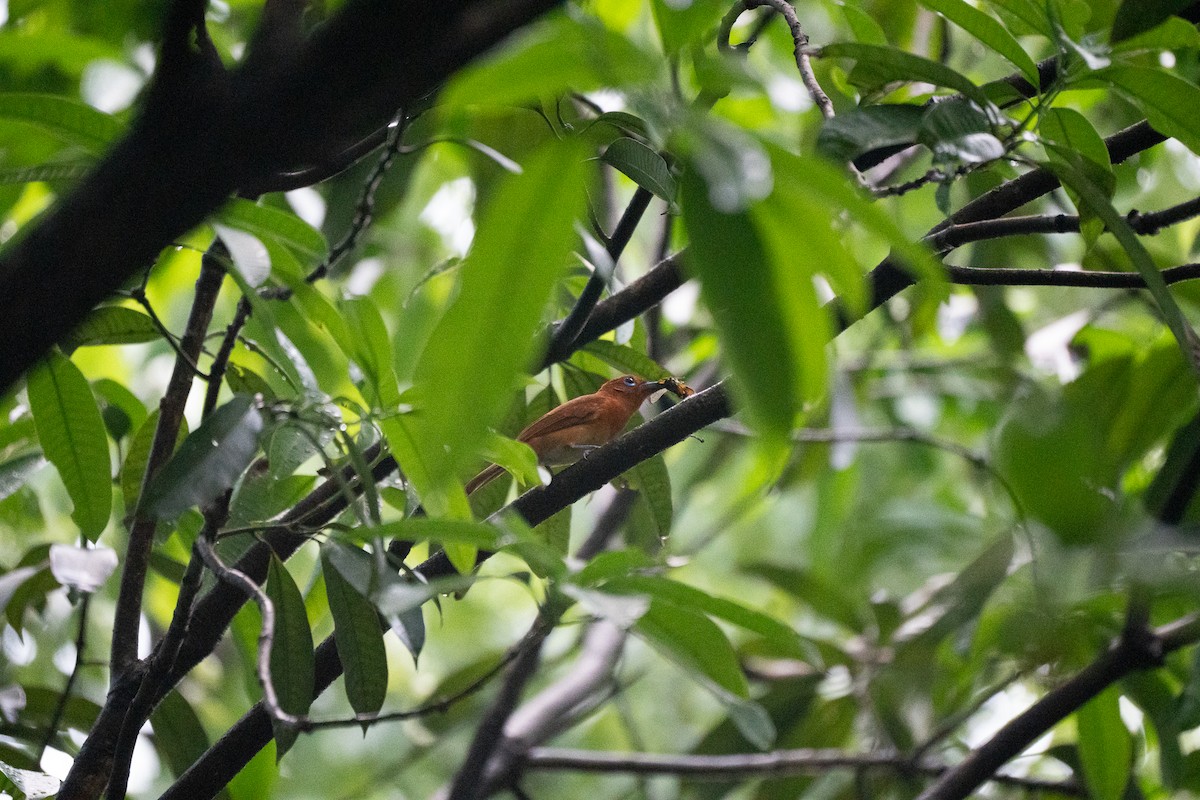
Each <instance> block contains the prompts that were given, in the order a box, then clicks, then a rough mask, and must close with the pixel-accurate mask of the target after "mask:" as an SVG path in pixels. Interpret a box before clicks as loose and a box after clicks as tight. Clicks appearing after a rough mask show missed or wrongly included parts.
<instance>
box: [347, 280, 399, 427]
mask: <svg viewBox="0 0 1200 800" xmlns="http://www.w3.org/2000/svg"><path fill="white" fill-rule="evenodd" d="M340 308H341V311H342V315H343V317H344V318H345V321H346V327H347V328H348V329H349V331H350V332H351V333H352V338H351V339H350V341H348V342H347V343H346V344H347V345H348V346H349V348H350V350H351V357H352V358H353V359H354V362H355V363H356V364H358V366H359V367H361V368H362V370H363V372H364V373H366V377H367V382H368V384H369V385H370V387H371V388H372V389H373V390H374V395H375V397H374V398H373V399H374V401H375V402H376V403H377V404H378V406H379V407H380V408H382V409H384V410H385V411H393V410H395V408H396V407H397V406H399V405H400V387H399V384H397V382H396V373H395V371H394V370H393V367H392V363H393V359H392V343H391V340H390V339H389V338H388V332H387V327H386V326H385V325H384V324H383V316H382V315H381V314H380V313H379V308H378V307H377V306H376V305H375V303H374V302H372V301H371V299H370V298H368V297H352V298H349V299H347V300H344V301H342V302H341V303H340Z"/></svg>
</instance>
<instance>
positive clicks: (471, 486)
mask: <svg viewBox="0 0 1200 800" xmlns="http://www.w3.org/2000/svg"><path fill="white" fill-rule="evenodd" d="M503 474H504V468H503V467H500V466H497V465H495V464H492V465H491V466H490V467H488V468H487V469H485V470H484V471H483V472H480V473H479V474H478V475H476V476H475V477H474V478H471V480H469V481H467V485H466V486H464V487H463V488H464V489H466V490H467V494H471V493H473V492H474V491H475V490H476V489H478V488H480V487H481V486H485V485H486V484H489V483H491V482H492V481H494V480H495V479H496V478H499V477H500V476H501V475H503Z"/></svg>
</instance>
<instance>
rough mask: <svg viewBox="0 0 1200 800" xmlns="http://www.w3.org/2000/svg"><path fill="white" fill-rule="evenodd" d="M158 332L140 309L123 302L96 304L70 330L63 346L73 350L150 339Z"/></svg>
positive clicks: (153, 338) (155, 337)
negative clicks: (134, 308)
mask: <svg viewBox="0 0 1200 800" xmlns="http://www.w3.org/2000/svg"><path fill="white" fill-rule="evenodd" d="M160 336H162V334H161V333H160V332H159V330H158V328H156V327H154V322H152V321H151V319H150V317H149V316H147V315H146V314H143V313H142V312H141V311H135V310H133V309H132V308H125V307H124V306H100V307H99V308H97V309H94V310H93V311H92V312H91V313H89V314H88V315H87V316H86V317H84V318H83V322H81V323H79V327H78V328H76V329H75V330H73V331H71V334H70V336H68V337H67V339H66V341H65V342H63V347H64V348H66V349H69V350H74V349H75V348H77V347H88V346H91V345H103V344H139V343H141V342H153V341H154V340H155V339H158V338H159V337H160Z"/></svg>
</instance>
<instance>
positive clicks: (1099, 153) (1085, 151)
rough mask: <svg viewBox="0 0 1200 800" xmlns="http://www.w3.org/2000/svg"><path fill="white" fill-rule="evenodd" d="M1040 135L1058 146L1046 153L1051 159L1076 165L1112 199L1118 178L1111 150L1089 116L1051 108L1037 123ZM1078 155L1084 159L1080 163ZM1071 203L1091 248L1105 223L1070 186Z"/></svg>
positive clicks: (1069, 109) (1068, 109)
mask: <svg viewBox="0 0 1200 800" xmlns="http://www.w3.org/2000/svg"><path fill="white" fill-rule="evenodd" d="M1038 132H1039V133H1040V134H1041V135H1042V136H1043V137H1044V138H1045V139H1047V140H1049V141H1051V142H1054V143H1055V144H1057V145H1059V146H1060V148H1057V149H1056V148H1049V149H1048V150H1047V154H1048V155H1049V156H1050V158H1051V160H1054V161H1056V162H1059V163H1068V164H1069V162H1074V163H1076V164H1078V165H1079V166H1081V167H1082V169H1083V171H1084V172H1085V173H1086V174H1087V175H1088V177H1090V178H1091V179H1092V180H1093V181H1094V182H1095V183H1096V185H1097V186H1099V187H1100V189H1101V190H1102V191H1103V192H1104V194H1105V196H1106V197H1107V198H1109V199H1110V200H1111V198H1112V196H1113V192H1114V191H1115V190H1116V186H1117V179H1116V176H1115V175H1114V174H1113V172H1112V163H1111V162H1110V160H1109V156H1108V147H1107V146H1106V145H1105V144H1104V139H1102V138H1101V136H1100V134H1099V133H1098V132H1097V131H1096V129H1095V128H1094V127H1093V126H1092V123H1091V122H1089V121H1088V119H1087V117H1085V116H1083V115H1082V114H1080V113H1079V112H1078V111H1076V110H1074V109H1071V108H1050V109H1046V110H1045V111H1043V112H1042V113H1041V115H1040V116H1039V120H1038ZM1063 151H1065V152H1067V153H1071V154H1072V155H1071V156H1070V158H1068V159H1063V158H1061V157H1060V156H1059V155H1058V153H1059V152H1063ZM1075 154H1078V156H1080V157H1082V159H1083V160H1082V162H1081V161H1079V160H1078V159H1077V158H1076V156H1075ZM1067 193H1068V195H1069V196H1070V198H1071V202H1073V203H1075V205H1076V207H1077V208H1078V209H1079V214H1080V231H1081V232H1082V233H1083V236H1084V239H1085V241H1086V242H1087V244H1088V246H1089V247H1090V246H1091V245H1092V244H1094V243H1095V241H1096V239H1098V238H1099V236H1100V234H1101V233H1103V232H1104V223H1103V221H1101V220H1100V218H1099V217H1097V216H1096V213H1095V211H1093V210H1092V207H1091V206H1090V205H1088V204H1087V203H1084V202H1082V201H1081V200H1080V198H1079V195H1078V194H1076V193H1075V190H1074V189H1072V188H1070V187H1067Z"/></svg>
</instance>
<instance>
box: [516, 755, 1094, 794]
mask: <svg viewBox="0 0 1200 800" xmlns="http://www.w3.org/2000/svg"><path fill="white" fill-rule="evenodd" d="M523 766H524V767H525V768H526V769H533V770H555V771H573V772H605V773H607V772H620V773H632V774H637V775H649V774H653V775H676V776H680V777H688V778H696V779H700V780H738V779H742V778H753V777H782V776H786V775H812V774H821V773H824V772H828V771H830V770H834V769H855V770H866V769H890V770H893V771H895V772H898V773H900V774H903V773H906V772H920V773H924V774H927V775H941V774H943V773H945V772H946V771H947V769H948V767H947V766H946V765H945V764H939V763H936V762H932V761H922V762H920V763H917V764H913V763H912V762H911V761H910V760H909V759H908V757H907V756H906V755H904V754H903V753H887V752H884V753H848V752H845V751H843V750H825V749H804V750H776V751H774V752H770V753H745V754H737V755H715V756H710V755H659V754H649V753H612V752H603V751H595V750H568V749H563V748H552V747H535V748H533V749H531V750H530V751H529V753H528V754H526V757H525V761H524V765H523ZM990 780H992V781H994V782H995V783H1001V784H1005V785H1008V786H1015V787H1019V788H1023V789H1029V790H1034V791H1045V792H1057V793H1060V794H1066V795H1070V796H1074V797H1086V796H1087V792H1086V790H1085V789H1084V788H1083V787H1082V786H1080V785H1079V784H1077V783H1073V782H1058V781H1041V780H1036V779H1034V778H1021V777H1017V776H1015V775H1004V774H1003V773H1000V774H996V775H992V776H991V777H990Z"/></svg>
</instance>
